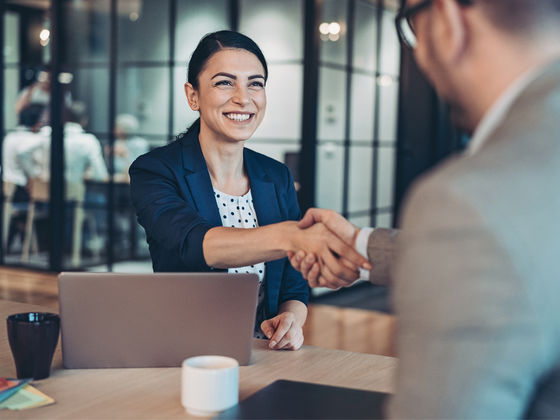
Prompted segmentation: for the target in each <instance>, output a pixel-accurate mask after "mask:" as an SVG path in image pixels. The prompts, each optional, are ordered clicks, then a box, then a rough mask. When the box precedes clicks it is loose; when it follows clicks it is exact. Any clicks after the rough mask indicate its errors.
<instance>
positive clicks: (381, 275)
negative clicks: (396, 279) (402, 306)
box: [367, 228, 398, 286]
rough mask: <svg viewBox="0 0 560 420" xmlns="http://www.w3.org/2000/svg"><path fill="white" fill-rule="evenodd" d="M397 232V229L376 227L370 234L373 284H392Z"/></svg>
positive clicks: (369, 253)
mask: <svg viewBox="0 0 560 420" xmlns="http://www.w3.org/2000/svg"><path fill="white" fill-rule="evenodd" d="M397 233H398V230H397V229H386V228H376V229H374V230H373V232H371V234H370V235H369V239H368V245H367V255H368V259H369V261H370V262H371V266H372V267H373V268H372V269H371V270H370V272H369V281H370V282H372V283H373V284H377V285H379V286H391V283H392V281H391V275H392V268H393V266H394V263H395V255H396V248H397V240H396V239H397Z"/></svg>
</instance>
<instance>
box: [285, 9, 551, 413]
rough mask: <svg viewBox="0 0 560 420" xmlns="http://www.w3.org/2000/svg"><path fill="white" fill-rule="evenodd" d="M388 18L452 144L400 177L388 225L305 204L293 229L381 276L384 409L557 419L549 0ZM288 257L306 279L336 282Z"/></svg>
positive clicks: (376, 278) (303, 259) (301, 258)
mask: <svg viewBox="0 0 560 420" xmlns="http://www.w3.org/2000/svg"><path fill="white" fill-rule="evenodd" d="M397 24H398V30H399V35H400V37H401V41H402V42H403V43H404V45H406V46H408V47H409V48H411V49H412V50H413V52H414V56H415V58H416V60H417V62H418V64H419V66H420V68H421V69H422V70H423V72H424V73H425V74H426V76H427V77H428V79H429V80H430V81H431V82H432V83H433V85H434V86H435V88H436V91H437V92H438V94H439V95H440V96H441V97H442V98H443V99H444V100H445V101H446V102H447V103H448V104H449V107H450V113H451V117H452V119H453V121H454V122H455V124H456V125H457V126H458V127H459V128H461V129H462V130H464V131H466V132H468V133H472V139H471V142H470V144H469V146H468V149H467V151H466V152H465V153H462V154H460V155H456V156H453V157H451V158H449V159H447V160H446V161H445V162H443V163H442V164H440V165H439V166H438V167H437V168H435V169H434V170H432V171H431V172H430V173H428V174H426V175H424V176H423V177H422V178H421V179H420V180H418V181H417V182H416V183H415V184H414V185H413V187H412V188H411V191H409V193H408V197H407V200H406V202H405V204H404V206H403V210H402V220H401V226H402V231H401V232H400V233H398V234H396V232H395V231H391V230H389V229H373V230H372V229H369V228H367V229H357V228H356V227H355V226H353V225H352V224H350V223H348V222H347V221H346V220H345V219H344V218H343V217H342V216H340V215H339V214H337V213H335V212H334V211H330V210H319V209H312V210H310V212H309V213H308V214H307V215H306V216H305V217H304V219H303V220H302V222H301V223H300V227H302V228H305V227H307V226H310V225H312V224H313V223H314V222H322V223H324V224H325V225H326V226H327V227H329V228H330V229H331V230H332V231H334V232H335V233H336V234H337V235H338V236H339V237H340V238H343V239H344V240H345V241H346V242H347V243H348V244H349V245H352V246H356V248H357V250H358V251H360V252H361V253H362V254H363V255H364V256H366V255H367V256H368V257H369V259H370V261H371V263H372V266H373V270H371V271H370V272H366V273H364V278H369V279H370V280H371V281H372V282H374V283H380V282H381V283H384V284H390V283H391V281H392V283H393V285H394V292H393V294H394V299H393V300H394V303H395V311H396V314H397V316H398V329H397V353H398V356H399V366H398V374H397V378H396V393H395V394H394V396H393V397H392V399H391V401H390V404H389V410H388V413H387V414H388V417H390V418H431V419H434V418H446V419H450V418H464V419H466V418H485V419H495V418H507V419H514V418H555V419H558V418H560V305H559V304H558V301H559V300H560V258H559V255H560V223H558V214H560V189H559V188H558V185H560V42H559V41H558V40H559V39H560V0H409V1H407V2H406V3H405V5H404V7H403V9H402V10H401V12H400V14H399V16H398V18H397ZM395 244H396V250H395ZM291 257H292V258H291V260H292V262H293V264H294V265H295V266H296V267H298V268H299V269H301V270H302V272H303V274H304V277H306V278H307V279H308V280H309V282H310V284H311V285H313V286H329V287H334V288H336V287H340V286H346V285H349V284H350V283H351V282H349V281H347V280H345V279H338V280H335V281H332V278H329V277H328V276H325V275H323V272H322V268H321V267H320V266H319V265H315V264H314V263H313V259H314V258H313V256H312V255H311V256H310V255H306V254H305V253H296V254H295V255H291ZM307 258H309V259H307ZM391 274H392V275H391Z"/></svg>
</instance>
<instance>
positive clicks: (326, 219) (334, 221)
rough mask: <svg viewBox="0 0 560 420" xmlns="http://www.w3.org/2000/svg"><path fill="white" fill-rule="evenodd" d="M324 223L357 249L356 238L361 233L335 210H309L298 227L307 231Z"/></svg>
mask: <svg viewBox="0 0 560 420" xmlns="http://www.w3.org/2000/svg"><path fill="white" fill-rule="evenodd" d="M319 222H320V223H323V224H324V225H325V226H326V227H327V228H329V230H330V231H331V232H332V233H334V234H335V235H336V236H338V237H339V238H340V239H342V240H343V241H344V242H346V243H347V244H348V245H349V246H351V247H352V248H354V247H355V244H356V237H357V236H358V233H359V232H360V229H358V228H357V227H356V226H354V225H353V224H352V223H350V222H349V221H348V220H346V219H345V218H344V217H342V216H341V215H340V214H338V213H337V212H336V211H334V210H327V209H309V210H307V213H305V216H303V218H302V219H301V220H300V221H299V224H298V226H299V227H300V228H301V229H306V228H308V227H310V226H312V225H313V224H315V223H319Z"/></svg>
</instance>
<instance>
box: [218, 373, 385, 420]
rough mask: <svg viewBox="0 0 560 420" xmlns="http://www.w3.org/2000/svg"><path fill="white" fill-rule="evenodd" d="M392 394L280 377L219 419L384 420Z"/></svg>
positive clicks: (225, 412) (223, 413)
mask: <svg viewBox="0 0 560 420" xmlns="http://www.w3.org/2000/svg"><path fill="white" fill-rule="evenodd" d="M388 396H389V394H384V393H381V392H373V391H364V390H361V389H352V388H341V387H337V386H329V385H319V384H313V383H308V382H296V381H287V380H279V381H276V382H273V383H271V384H270V385H268V386H267V387H265V388H263V389H261V390H260V391H258V392H257V393H255V394H253V395H251V396H250V397H249V398H247V399H245V400H243V401H241V402H240V403H239V404H237V405H236V406H234V407H232V408H230V409H228V410H226V411H223V412H222V413H220V414H219V415H218V416H216V417H214V418H216V419H382V418H383V410H384V407H385V404H386V402H387V400H388V399H387V397H388Z"/></svg>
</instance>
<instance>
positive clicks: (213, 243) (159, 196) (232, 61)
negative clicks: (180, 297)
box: [130, 31, 365, 350]
mask: <svg viewBox="0 0 560 420" xmlns="http://www.w3.org/2000/svg"><path fill="white" fill-rule="evenodd" d="M267 78H268V68H267V65H266V60H265V58H264V56H263V54H262V52H261V50H260V49H259V47H258V46H257V45H256V44H255V43H254V42H253V41H252V40H251V39H249V38H248V37H246V36H244V35H242V34H239V33H237V32H232V31H220V32H215V33H212V34H209V35H207V36H205V37H204V38H203V39H202V40H201V41H200V43H199V45H198V47H197V48H196V50H195V51H194V53H193V55H192V57H191V60H190V63H189V66H188V82H187V83H185V94H186V96H187V100H188V103H189V106H190V107H191V109H193V110H196V111H198V112H199V113H200V118H199V119H198V120H197V121H196V122H195V123H194V124H193V125H192V126H191V127H190V128H189V129H188V130H187V132H186V133H184V134H182V135H180V136H179V137H178V138H177V140H176V141H174V142H172V143H171V144H169V145H167V146H165V147H162V148H159V149H156V150H154V151H152V152H150V153H148V154H146V155H143V156H141V157H140V158H138V159H137V160H136V161H135V162H134V163H133V164H132V166H131V169H130V178H131V197H132V203H133V205H134V207H135V209H136V214H137V215H138V221H139V223H140V224H141V225H142V226H143V227H144V228H145V229H146V233H147V240H148V243H149V245H150V254H151V256H152V261H153V267H154V271H156V272H157V271H198V272H201V271H212V270H225V269H227V270H228V272H232V273H236V272H239V273H256V274H258V275H259V278H260V281H261V285H260V290H259V303H258V307H257V315H256V325H255V337H259V338H264V337H265V336H266V337H267V338H269V339H270V344H269V347H270V348H272V349H293V350H297V349H298V348H299V347H301V345H302V344H303V333H302V327H303V324H304V322H305V319H306V316H307V300H308V297H309V292H308V285H307V282H306V281H305V280H304V279H303V278H302V277H301V275H300V273H299V272H297V271H296V270H294V269H293V267H292V266H291V265H290V263H289V261H288V260H287V259H286V258H285V257H286V255H287V252H297V251H299V250H305V251H306V253H307V254H313V255H317V256H321V255H322V256H323V257H321V258H323V261H322V262H323V263H324V264H325V265H326V264H327V263H328V264H332V265H331V266H336V264H338V266H339V267H340V266H341V265H342V264H341V262H340V261H337V258H336V256H335V255H333V252H335V253H337V254H338V255H345V253H348V252H349V251H348V250H349V247H348V246H347V245H346V244H344V243H343V242H342V241H340V240H339V239H338V238H337V237H336V236H334V235H332V234H331V233H330V232H329V231H328V230H327V229H326V228H325V227H324V226H323V225H321V224H317V225H315V226H313V227H311V228H309V229H306V230H305V231H303V230H301V229H299V228H298V227H297V222H296V220H298V219H299V218H300V216H301V214H300V210H299V206H298V204H297V199H296V192H295V189H294V183H293V180H292V177H291V175H290V172H289V170H288V169H287V167H286V166H285V165H283V164H281V163H280V162H277V161H275V160H273V159H270V158H268V157H266V156H263V155H261V154H259V153H256V152H253V151H251V150H249V149H245V148H244V144H245V141H246V140H247V139H249V138H250V137H251V136H252V134H253V133H254V131H255V130H256V129H257V127H258V126H259V124H260V123H261V121H262V119H263V117H264V113H265V109H266V95H265V85H266V81H267ZM239 228H244V229H239ZM321 258H320V259H321ZM265 261H268V262H267V263H266V264H265V263H264V262H265ZM353 261H354V262H355V263H358V264H362V263H363V262H364V261H365V259H363V260H362V259H361V257H359V256H358V255H357V254H356V255H355V256H354V260H353ZM320 262H321V261H320ZM232 267H234V268H232Z"/></svg>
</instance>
